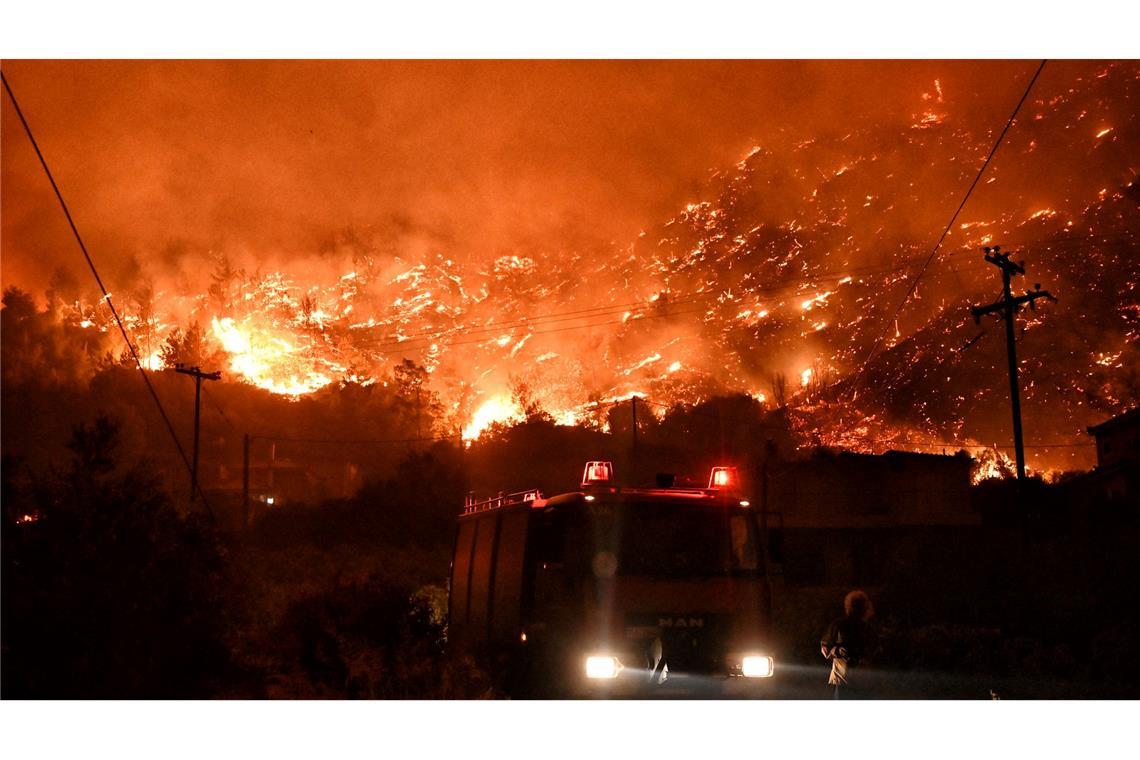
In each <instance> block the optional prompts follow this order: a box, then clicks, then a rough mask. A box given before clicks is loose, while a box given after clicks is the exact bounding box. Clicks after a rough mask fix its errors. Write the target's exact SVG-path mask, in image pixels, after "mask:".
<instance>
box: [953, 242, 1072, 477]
mask: <svg viewBox="0 0 1140 760" xmlns="http://www.w3.org/2000/svg"><path fill="white" fill-rule="evenodd" d="M983 250H985V252H986V261H988V262H989V263H991V264H993V265H994V266H996V267H997V268H998V269H1000V270H1001V284H1002V297H1001V299H1000V300H998V301H994V302H993V303H991V304H989V305H987V306H974V307H971V308H970V313H971V314H973V315H974V321H975V322H981V320H982V317H983V316H984V315H986V314H993V313H995V312H1001V317H1002V319H1004V320H1005V349H1006V354H1007V358H1008V359H1009V400H1010V405H1011V406H1012V407H1013V448H1014V452H1015V455H1016V457H1017V482H1018V483H1021V482H1023V481H1024V480H1025V442H1024V441H1023V440H1022V437H1021V393H1020V391H1019V389H1018V385H1017V343H1016V341H1015V339H1014V335H1013V317H1014V315H1015V314H1017V312H1018V310H1019V309H1020V308H1021V306H1022V304H1026V303H1027V304H1029V308H1031V309H1035V308H1036V307H1035V306H1034V305H1033V302H1034V301H1036V300H1037V299H1038V298H1048V299H1049V300H1050V301H1056V300H1057V299H1056V298H1054V297H1053V295H1052V294H1051V293H1049V291H1047V290H1042V289H1041V286H1040V285H1037V287H1036V290H1032V291H1029V290H1027V291H1025V295H1023V296H1015V295H1013V293H1012V292H1011V291H1010V289H1009V282H1010V279H1012V277H1013V276H1014V275H1015V274H1025V267H1024V266H1023V264H1024V262H1022V263H1021V264H1018V263H1015V262H1013V261H1010V260H1009V254H1008V253H1002V252H1001V246H998V245H995V246H994V247H992V248H990V247H989V246H987V247H986V248H984V249H983Z"/></svg>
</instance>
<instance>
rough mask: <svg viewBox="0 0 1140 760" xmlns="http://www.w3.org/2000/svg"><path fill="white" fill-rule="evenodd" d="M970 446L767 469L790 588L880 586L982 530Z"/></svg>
mask: <svg viewBox="0 0 1140 760" xmlns="http://www.w3.org/2000/svg"><path fill="white" fill-rule="evenodd" d="M972 466H973V461H972V460H971V459H970V457H969V456H967V455H966V454H965V453H958V454H955V455H953V456H943V455H933V454H915V453H909V452H900V451H890V452H887V453H885V454H881V455H872V454H855V453H847V452H844V453H839V454H833V453H829V452H819V453H817V454H816V455H814V456H813V457H811V458H809V459H803V460H795V461H775V462H771V463H770V464H769V466H768V472H767V478H766V486H765V487H764V490H765V502H764V503H765V507H766V511H767V512H768V513H769V516H768V518H769V521H768V527H769V528H776V529H779V530H778V533H779V535H780V541H779V543H780V553H781V554H782V557H780V558H779V559H781V560H782V565H783V572H784V580H785V582H786V583H788V584H791V585H801V586H842V585H876V584H879V583H882V582H883V581H884V580H885V579H886V578H887V577H888V576H889V575H890V574H891V573H892V572H894V571H895V570H896V569H897V568H899V567H904V566H906V565H907V564H908V563H913V562H922V561H923V558H924V557H930V558H934V557H935V556H938V555H942V554H945V553H946V552H947V551H948V550H952V547H953V546H954V545H955V543H956V542H957V541H960V540H962V539H963V537H964V536H967V535H972V534H976V533H977V532H978V531H979V529H980V526H981V517H980V515H979V513H978V512H977V511H976V510H975V509H974V508H973V507H972V505H971V498H970V471H971V468H972Z"/></svg>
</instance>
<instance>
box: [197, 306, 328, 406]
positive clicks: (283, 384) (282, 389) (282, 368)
mask: <svg viewBox="0 0 1140 760" xmlns="http://www.w3.org/2000/svg"><path fill="white" fill-rule="evenodd" d="M211 325H212V328H213V332H214V337H215V338H217V340H218V342H219V343H221V344H222V348H223V349H224V350H225V352H226V353H227V354H229V358H230V371H232V372H234V373H235V374H237V375H240V376H241V377H242V378H244V379H245V380H246V382H248V383H251V384H253V385H256V386H257V387H259V388H264V389H265V390H267V391H269V392H271V393H279V394H281V395H284V396H300V395H303V394H305V393H312V392H313V391H316V390H319V389H321V388H323V387H325V386H326V385H328V384H329V383H331V382H332V381H333V380H332V378H331V377H329V376H328V375H326V374H324V373H323V372H321V371H319V370H318V366H317V364H316V363H315V361H314V359H313V357H312V354H311V353H310V352H308V351H305V350H304V349H302V348H301V347H298V346H296V345H295V344H293V343H292V342H290V341H289V340H286V339H284V338H280V337H277V336H276V335H274V334H272V333H271V332H270V331H268V330H261V329H258V328H256V327H247V326H241V327H239V326H238V325H237V324H236V323H235V322H234V320H233V319H231V318H230V317H223V318H222V319H218V318H216V317H215V318H214V319H213V320H212V321H211Z"/></svg>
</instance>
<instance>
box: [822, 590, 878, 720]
mask: <svg viewBox="0 0 1140 760" xmlns="http://www.w3.org/2000/svg"><path fill="white" fill-rule="evenodd" d="M874 614H875V610H874V607H873V606H872V605H871V599H870V597H868V596H867V594H866V593H865V592H863V591H861V590H858V589H856V590H855V591H852V592H851V593H849V594H848V595H847V596H846V597H845V598H844V599H843V617H841V618H838V619H836V620H835V621H833V622H832V623H831V625H829V626H828V627H827V633H825V634H824V635H823V638H822V639H821V640H820V642H819V649H820V652H821V653H822V654H823V656H824V657H825V658H826V659H828V660H830V661H831V675H830V676H828V679H827V683H828V685H829V686H833V687H835V698H836V699H841V698H842V699H857V698H859V697H860V696H862V689H861V688H860V683H859V680H860V679H859V678H858V677H857V675H856V673H857V671H858V670H859V669H860V668H861V667H862V666H864V665H865V664H866V657H867V639H868V633H867V621H868V620H870V619H871V616H872V615H874ZM841 695H842V696H841Z"/></svg>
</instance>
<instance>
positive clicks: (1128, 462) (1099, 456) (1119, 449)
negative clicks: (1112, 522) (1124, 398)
mask: <svg viewBox="0 0 1140 760" xmlns="http://www.w3.org/2000/svg"><path fill="white" fill-rule="evenodd" d="M1088 431H1089V434H1090V435H1092V436H1093V437H1094V438H1096V469H1095V470H1093V472H1092V473H1091V476H1090V477H1089V483H1088V484H1087V485H1088V487H1090V488H1091V489H1092V490H1093V491H1094V492H1095V496H1096V498H1097V499H1098V500H1099V501H1100V502H1101V503H1102V504H1103V505H1105V506H1111V505H1121V506H1124V505H1133V506H1135V505H1136V504H1137V503H1140V484H1138V482H1137V481H1138V478H1140V476H1138V475H1137V471H1138V470H1140V407H1136V408H1135V409H1132V410H1131V411H1127V412H1125V413H1124V414H1121V415H1118V416H1116V417H1113V418H1112V419H1109V420H1106V421H1104V422H1102V423H1100V424H1099V425H1093V426H1092V427H1090V428H1089V429H1088Z"/></svg>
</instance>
